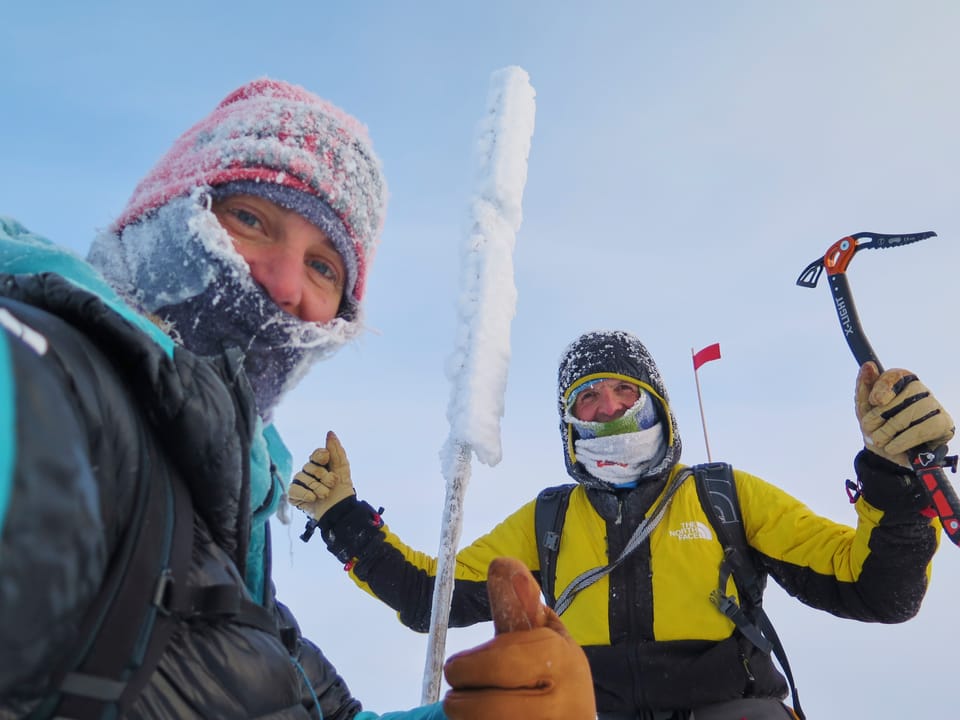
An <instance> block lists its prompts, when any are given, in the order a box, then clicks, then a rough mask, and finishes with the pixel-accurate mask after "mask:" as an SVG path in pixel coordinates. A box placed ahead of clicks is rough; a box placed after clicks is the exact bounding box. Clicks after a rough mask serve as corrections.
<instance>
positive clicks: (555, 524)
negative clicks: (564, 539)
mask: <svg viewBox="0 0 960 720" xmlns="http://www.w3.org/2000/svg"><path fill="white" fill-rule="evenodd" d="M575 487H576V485H574V484H573V483H569V484H567V485H557V486H555V487H548V488H546V489H544V490H541V491H540V494H539V495H537V501H536V505H535V506H534V513H533V517H534V523H533V524H534V532H535V533H536V538H537V554H538V555H539V557H540V590H541V592H542V593H543V598H544V600H545V601H546V604H547V607H549V608H552V607H554V606H555V605H556V604H557V597H556V584H557V555H558V554H559V552H560V536H561V535H562V534H563V523H564V520H566V518H567V506H568V505H569V504H570V493H571V492H573V489H574V488H575Z"/></svg>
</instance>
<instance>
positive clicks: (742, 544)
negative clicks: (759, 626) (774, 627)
mask: <svg viewBox="0 0 960 720" xmlns="http://www.w3.org/2000/svg"><path fill="white" fill-rule="evenodd" d="M691 469H692V470H693V474H694V478H695V482H696V486H697V495H698V497H699V498H700V505H701V506H702V507H703V510H704V512H705V513H706V515H707V519H708V520H709V521H710V525H711V526H712V527H713V531H714V533H715V534H716V536H717V540H718V541H719V542H720V544H721V545H722V546H723V549H724V554H725V556H726V560H725V562H727V563H728V564H729V566H730V570H731V572H732V573H733V580H734V582H735V583H736V584H737V588H738V589H739V590H740V592H741V594H743V596H744V598H745V599H746V600H747V601H749V603H750V604H751V605H752V606H755V607H759V606H760V605H761V604H762V603H763V590H764V587H765V585H766V578H765V576H764V575H762V574H761V573H760V572H759V571H758V570H757V567H756V565H755V563H754V562H753V551H752V549H751V548H750V545H749V543H748V542H747V535H746V531H745V530H744V527H743V519H742V516H741V512H740V498H739V497H738V496H737V484H736V482H734V479H733V467H732V466H731V465H730V464H729V463H703V464H702V465H694V466H693V468H691Z"/></svg>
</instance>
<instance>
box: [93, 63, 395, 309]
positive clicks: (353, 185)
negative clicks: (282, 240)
mask: <svg viewBox="0 0 960 720" xmlns="http://www.w3.org/2000/svg"><path fill="white" fill-rule="evenodd" d="M197 187H209V188H213V189H214V192H215V194H217V189H218V188H219V189H220V191H221V192H220V193H219V194H222V193H223V191H224V190H226V191H227V193H228V194H233V193H234V192H243V193H250V194H258V195H262V196H263V197H266V198H268V199H270V200H273V201H274V202H277V203H278V204H280V205H282V206H285V207H288V208H289V209H291V210H295V211H297V212H299V213H301V214H302V215H304V217H306V218H307V219H308V220H310V221H311V222H313V223H314V224H315V225H318V226H319V227H320V229H322V230H323V231H324V232H325V233H326V234H327V235H328V236H329V237H330V240H331V242H332V243H333V245H334V247H335V248H336V249H337V251H338V252H339V253H340V255H341V257H342V258H343V260H344V264H345V266H346V269H347V282H346V287H345V290H344V305H345V306H346V307H342V312H343V311H345V312H344V314H345V315H346V316H347V317H348V318H355V317H356V316H357V315H358V314H359V308H360V303H361V301H362V299H363V294H364V288H365V286H366V279H367V272H368V270H369V268H370V263H371V262H372V260H373V257H374V254H375V252H376V247H377V244H378V242H379V239H380V233H381V230H382V228H383V221H384V215H385V212H386V201H387V188H386V182H385V181H384V178H383V174H382V171H381V166H380V161H379V159H378V158H377V156H376V155H375V154H374V152H373V148H372V145H371V143H370V139H369V137H368V135H367V131H366V128H365V127H364V126H363V125H362V124H361V123H360V122H358V121H357V120H356V119H355V118H353V117H351V116H350V115H348V114H347V113H345V112H344V111H342V110H341V109H340V108H338V107H336V106H335V105H333V104H331V103H329V102H327V101H326V100H324V99H322V98H320V97H318V96H316V95H314V94H313V93H311V92H309V91H307V90H305V89H303V88H302V87H299V86H297V85H291V84H289V83H285V82H281V81H278V80H271V79H267V78H262V79H258V80H254V81H252V82H250V83H247V84H246V85H244V86H242V87H240V88H238V89H237V90H235V91H233V92H232V93H230V94H229V95H228V96H227V97H226V98H225V99H224V100H223V101H222V102H221V103H220V104H219V105H218V106H217V107H216V109H215V110H214V111H213V112H212V113H211V114H210V115H209V116H207V117H206V118H204V119H203V120H201V121H200V122H198V123H197V124H196V125H194V126H193V127H192V128H190V129H189V130H187V132H185V133H184V134H183V135H181V136H180V138H179V139H178V140H177V141H176V142H175V143H174V144H173V146H172V147H171V148H170V150H169V151H168V152H167V153H166V154H165V155H164V156H163V157H162V158H161V159H160V161H159V162H158V163H157V165H156V166H155V167H154V168H153V169H152V170H151V171H150V172H149V174H147V176H146V177H145V178H143V180H141V181H140V183H139V185H137V187H136V189H135V190H134V192H133V196H132V197H131V198H130V200H129V202H128V203H127V206H126V208H125V209H124V210H123V212H122V213H121V214H120V217H119V218H118V219H117V220H116V221H115V223H114V224H113V226H112V228H111V230H112V231H113V232H114V233H116V234H117V235H119V234H120V233H122V231H123V230H124V229H125V228H126V227H127V226H129V225H132V224H135V223H137V222H139V221H140V220H142V219H144V218H145V217H146V216H148V215H149V214H150V213H151V211H153V210H156V209H157V208H159V207H161V206H163V205H165V204H166V203H168V202H169V201H170V200H172V199H174V198H177V197H181V196H186V195H189V194H190V193H191V192H192V191H193V189H194V188H197Z"/></svg>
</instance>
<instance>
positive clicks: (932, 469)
mask: <svg viewBox="0 0 960 720" xmlns="http://www.w3.org/2000/svg"><path fill="white" fill-rule="evenodd" d="M935 235H936V233H935V232H933V231H928V232H921V233H913V234H910V235H880V234H878V233H871V232H861V233H857V234H855V235H849V236H847V237H845V238H842V239H840V240H838V241H837V242H835V243H834V244H833V245H831V246H830V248H829V249H828V250H827V252H826V253H825V254H824V255H823V257H821V258H817V259H816V260H814V261H813V262H812V263H810V264H809V265H807V267H806V268H805V269H804V271H803V272H802V273H800V277H799V278H797V285H800V286H801V287H810V288H812V287H816V285H817V281H818V280H819V279H820V275H821V274H822V272H823V271H824V270H826V271H827V278H828V280H829V283H830V292H831V294H832V295H833V304H834V308H835V309H836V311H837V317H838V318H839V320H840V327H841V329H842V330H843V335H844V338H846V341H847V345H849V346H850V350H851V351H852V352H853V356H854V358H856V360H857V363H858V364H859V365H863V364H864V363H865V362H867V361H868V360H872V361H873V362H875V363H876V364H877V368H879V370H880V372H883V366H882V365H881V364H880V360H879V359H877V355H876V353H875V352H874V351H873V348H872V347H871V346H870V342H869V341H868V340H867V336H866V333H864V331H863V327H862V326H861V325H860V319H859V317H858V316H857V308H856V306H855V305H854V304H853V294H852V293H851V291H850V283H849V282H848V281H847V274H846V273H847V267H848V266H849V265H850V261H851V260H852V259H853V256H854V255H855V254H856V253H857V252H859V251H860V250H873V249H880V250H885V249H887V248H893V247H899V246H901V245H909V244H910V243H915V242H919V241H920V240H925V239H926V238H929V237H934V236H935ZM907 454H908V456H909V458H910V464H911V466H912V467H913V471H914V473H915V474H916V476H917V478H919V480H920V481H921V485H922V486H923V488H924V490H925V491H926V493H927V495H928V496H929V499H930V503H931V505H932V506H933V508H934V510H936V513H937V515H938V516H939V517H940V522H941V523H942V524H943V529H944V531H945V532H946V533H947V537H949V538H950V540H951V541H953V542H954V543H955V544H957V545H960V499H958V498H957V493H956V491H954V489H953V487H952V486H951V485H950V482H949V480H947V476H946V474H945V473H944V471H943V468H944V466H946V467H949V468H950V469H951V470H952V471H953V472H956V471H957V456H956V455H954V456H951V457H948V456H947V446H946V445H945V444H943V445H940V446H939V447H936V448H933V449H931V448H927V447H916V448H913V449H912V450H911V451H910V452H908V453H907Z"/></svg>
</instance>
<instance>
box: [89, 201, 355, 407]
mask: <svg viewBox="0 0 960 720" xmlns="http://www.w3.org/2000/svg"><path fill="white" fill-rule="evenodd" d="M209 208H210V203H209V195H208V191H207V189H205V188H198V189H196V190H194V191H193V192H192V193H191V194H190V195H189V196H187V197H181V198H175V199H174V200H171V201H169V202H168V203H166V204H165V205H163V206H161V207H160V208H158V209H157V210H155V211H153V212H152V213H150V214H148V215H147V216H146V217H145V218H143V219H142V220H140V221H139V222H137V223H133V224H129V225H126V226H125V227H124V228H123V229H122V230H120V231H119V232H117V231H115V230H107V231H105V232H103V233H101V234H100V235H98V236H97V238H96V239H95V240H94V242H93V244H92V245H91V247H90V254H89V256H88V260H89V261H90V263H91V264H92V265H93V266H94V267H96V268H97V269H98V270H100V272H102V273H103V275H104V277H105V278H106V279H107V281H108V282H109V283H110V284H111V286H112V287H113V288H114V290H116V291H117V293H119V294H120V295H121V296H122V297H123V298H124V299H125V300H126V301H127V302H129V303H130V304H131V305H133V307H135V308H137V309H139V310H141V311H143V312H145V313H148V314H150V315H151V316H153V317H154V318H155V319H156V320H158V321H159V323H160V324H161V326H162V327H163V328H164V329H165V330H166V332H168V333H169V334H170V336H171V337H173V339H174V340H175V341H177V342H178V343H179V344H181V345H183V346H184V347H185V348H187V349H188V350H190V351H191V352H193V353H196V354H198V355H206V356H212V355H219V354H221V353H222V352H224V351H225V350H227V349H231V348H233V349H237V350H239V351H240V352H241V354H242V356H243V367H244V370H245V371H246V374H247V377H248V379H249V380H250V384H251V386H252V387H253V390H254V395H255V396H256V400H257V410H258V412H259V414H260V416H261V417H262V418H264V420H265V421H269V419H270V416H271V414H272V411H273V409H274V408H275V407H276V405H277V403H278V402H279V400H280V398H281V396H282V395H283V393H284V392H286V391H287V390H288V389H290V388H291V387H293V386H294V385H296V383H297V382H299V381H300V379H301V378H302V377H303V375H304V374H305V373H306V372H307V370H308V369H309V368H310V366H311V365H312V364H313V363H314V362H316V361H317V360H320V359H322V358H324V357H327V356H329V355H330V354H332V353H333V352H335V351H336V350H337V349H339V348H340V346H342V345H343V344H344V343H345V342H347V341H348V340H350V339H351V338H353V337H354V336H356V335H357V334H358V333H359V332H360V330H361V325H360V321H359V319H356V320H347V319H346V318H343V317H337V318H334V319H333V320H331V321H330V322H328V323H322V324H321V323H314V322H305V321H303V320H300V319H299V318H297V317H295V316H294V315H291V314H290V313H287V312H285V311H284V310H283V309H281V308H280V307H279V306H278V305H277V304H276V303H275V302H274V301H273V300H272V299H271V298H270V296H269V294H268V293H267V292H266V291H265V290H264V289H263V288H262V287H260V286H259V285H258V284H257V283H256V282H255V281H254V280H253V277H252V276H251V274H250V268H249V266H248V265H247V263H246V261H245V260H244V259H243V257H241V256H240V254H239V253H237V251H236V250H235V249H234V246H233V241H232V240H231V239H230V236H229V234H228V233H227V232H226V230H224V229H223V227H222V226H221V225H220V223H219V221H218V220H217V218H216V216H215V215H214V214H213V212H212V211H211V210H210V209H209Z"/></svg>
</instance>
